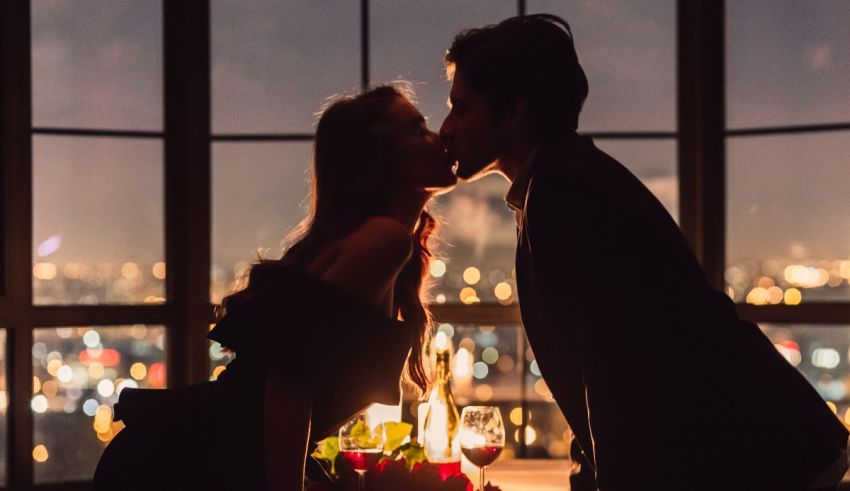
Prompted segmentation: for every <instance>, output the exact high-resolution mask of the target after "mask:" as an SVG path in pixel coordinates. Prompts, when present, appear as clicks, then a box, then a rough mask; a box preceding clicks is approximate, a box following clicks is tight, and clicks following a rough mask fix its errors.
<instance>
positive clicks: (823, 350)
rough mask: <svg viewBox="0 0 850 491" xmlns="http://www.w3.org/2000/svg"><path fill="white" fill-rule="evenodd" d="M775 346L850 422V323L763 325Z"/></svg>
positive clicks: (847, 422)
mask: <svg viewBox="0 0 850 491" xmlns="http://www.w3.org/2000/svg"><path fill="white" fill-rule="evenodd" d="M759 327H761V329H762V331H763V332H764V333H765V334H766V335H767V337H768V338H770V340H771V341H772V342H773V343H774V345H775V346H776V349H778V350H779V352H780V353H781V354H782V356H784V357H785V359H786V360H788V362H789V363H791V364H792V365H794V366H795V367H797V369H798V370H799V371H800V373H802V374H803V375H804V376H805V377H806V379H807V380H808V381H809V382H810V383H811V384H812V386H814V388H815V389H816V390H817V391H818V393H819V394H820V395H821V397H823V398H824V399H825V400H827V401H829V402H830V403H832V404H835V405H836V409H837V411H836V414H837V415H838V417H839V418H840V419H841V420H842V421H844V423H845V424H846V425H850V390H848V389H850V387H848V385H847V384H848V382H850V380H848V378H847V374H848V370H850V364H848V358H850V350H848V348H850V326H844V325H832V326H824V325H809V324H762V325H760V326H759Z"/></svg>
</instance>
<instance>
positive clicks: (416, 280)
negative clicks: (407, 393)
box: [222, 86, 456, 390]
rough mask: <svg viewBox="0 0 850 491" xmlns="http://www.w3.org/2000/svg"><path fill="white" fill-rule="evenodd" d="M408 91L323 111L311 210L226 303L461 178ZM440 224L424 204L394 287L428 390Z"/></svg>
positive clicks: (419, 381) (412, 367) (381, 91)
mask: <svg viewBox="0 0 850 491" xmlns="http://www.w3.org/2000/svg"><path fill="white" fill-rule="evenodd" d="M410 97H411V96H409V95H408V92H407V91H406V90H405V88H404V87H393V86H380V87H377V88H375V89H372V90H370V91H368V92H365V93H363V94H360V95H357V96H348V97H344V98H341V99H338V100H336V101H335V102H333V103H332V104H331V105H330V106H328V107H327V109H325V110H324V111H323V112H322V115H321V117H320V118H319V122H318V125H317V128H316V137H315V141H314V146H313V148H314V151H313V166H312V176H311V189H310V208H309V210H308V213H307V216H306V217H305V218H304V220H302V222H301V223H300V224H299V225H298V226H297V227H296V228H295V229H294V230H293V231H292V232H291V233H290V234H289V237H288V238H287V241H286V242H287V243H288V244H289V247H288V248H287V250H286V252H285V254H284V256H283V257H282V258H281V259H280V260H263V259H261V260H260V261H259V263H257V264H254V265H253V266H252V267H251V269H250V270H249V272H248V274H247V275H246V280H247V282H246V284H245V287H244V289H242V290H241V291H238V292H236V293H234V294H232V295H230V296H228V297H227V298H225V299H224V301H223V302H222V305H223V307H224V310H226V308H227V307H228V305H233V304H236V303H239V302H240V301H242V300H243V299H245V298H248V297H249V296H250V292H251V291H252V290H254V289H257V288H260V287H261V286H262V284H261V280H260V278H262V277H264V275H263V274H260V273H258V270H263V269H268V270H271V269H273V268H275V267H276V266H280V265H286V264H306V263H308V262H309V261H310V260H311V259H313V258H314V257H315V256H316V254H317V253H318V252H320V251H321V250H323V248H324V247H325V246H327V245H328V244H329V243H332V242H333V241H335V240H337V239H340V238H342V237H344V236H345V235H347V234H348V233H350V232H351V231H352V230H354V229H355V228H357V227H358V226H359V225H360V224H362V223H363V222H364V221H365V220H366V219H368V218H370V217H373V216H378V215H386V214H388V212H389V211H390V208H391V206H392V205H393V204H394V202H395V200H398V199H399V198H400V197H401V198H403V197H406V196H410V195H411V194H417V193H418V194H420V195H423V196H426V197H427V196H430V195H432V194H434V193H436V192H438V191H440V190H443V189H447V188H449V187H451V186H453V185H454V184H455V182H456V177H455V176H454V174H453V172H452V162H451V161H450V160H449V159H448V157H447V154H446V152H445V150H444V148H443V147H442V144H441V143H440V142H439V139H438V137H437V135H436V134H435V133H433V132H431V131H429V130H428V129H427V127H425V121H424V119H423V118H422V115H421V114H420V113H419V111H418V110H417V109H416V108H415V107H414V106H413V104H412V103H411V101H410ZM420 205H421V203H420ZM436 225H437V224H436V221H435V220H434V219H433V218H432V217H431V215H429V214H428V213H427V211H424V210H423V211H421V213H420V217H419V220H418V222H417V224H416V227H415V229H414V232H413V235H414V239H415V240H414V242H415V247H416V249H415V251H414V254H413V256H412V257H411V259H410V260H409V261H408V262H407V264H405V266H404V267H403V268H402V271H401V272H400V273H399V276H398V279H397V280H396V284H395V289H394V292H393V293H394V295H393V299H394V305H393V313H394V315H396V316H399V317H401V318H402V319H404V320H405V321H406V322H408V323H411V324H413V325H415V326H416V327H417V329H418V332H419V335H418V336H417V337H416V340H415V342H414V346H413V350H412V353H411V356H410V359H409V360H408V367H407V375H408V377H407V378H408V379H409V380H410V381H412V382H413V383H415V384H416V385H417V386H419V388H420V389H422V390H424V389H425V387H426V385H427V379H426V376H425V372H424V370H423V366H422V358H421V355H422V346H423V345H424V342H425V337H426V335H425V334H426V331H427V329H428V327H429V326H430V323H431V318H430V313H429V311H428V310H427V308H426V307H425V306H424V305H423V304H422V301H421V299H420V295H421V291H422V283H423V279H424V278H425V277H427V274H428V271H429V267H430V258H431V251H430V248H429V245H428V239H429V238H430V237H431V236H432V234H433V233H434V232H435V230H436ZM263 272H264V271H263Z"/></svg>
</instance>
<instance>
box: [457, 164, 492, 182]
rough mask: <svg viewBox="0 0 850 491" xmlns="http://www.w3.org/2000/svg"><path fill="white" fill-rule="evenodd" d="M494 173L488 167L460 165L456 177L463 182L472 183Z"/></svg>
mask: <svg viewBox="0 0 850 491" xmlns="http://www.w3.org/2000/svg"><path fill="white" fill-rule="evenodd" d="M492 171H493V169H491V168H490V166H488V165H470V166H465V165H463V164H460V163H459V164H458V166H457V170H456V171H455V175H456V176H457V178H458V180H460V181H462V182H472V181H477V180H478V179H481V178H482V177H484V176H486V175H487V174H489V173H490V172H492Z"/></svg>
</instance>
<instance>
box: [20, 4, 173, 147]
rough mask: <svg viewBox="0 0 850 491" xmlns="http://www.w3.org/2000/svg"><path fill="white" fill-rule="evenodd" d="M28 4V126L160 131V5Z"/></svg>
mask: <svg viewBox="0 0 850 491" xmlns="http://www.w3.org/2000/svg"><path fill="white" fill-rule="evenodd" d="M31 3H32V84H33V85H32V98H33V125H35V126H62V127H79V128H110V129H116V128H122V129H135V130H161V129H162V127H163V115H162V114H163V112H162V104H163V103H162V93H163V91H162V4H161V2H158V1H147V2H138V1H134V0H84V1H73V2H72V1H59V0H36V1H34V2H31Z"/></svg>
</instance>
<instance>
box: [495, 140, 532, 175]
mask: <svg viewBox="0 0 850 491" xmlns="http://www.w3.org/2000/svg"><path fill="white" fill-rule="evenodd" d="M536 146H537V143H536V142H533V141H530V140H522V141H519V142H516V143H515V144H514V145H511V147H510V148H508V149H507V150H506V151H505V152H504V153H503V154H502V155H500V156H499V162H498V171H499V172H500V173H501V174H502V175H503V176H505V177H506V178H507V179H508V180H509V181H510V182H512V183H513V182H514V181H515V180H516V178H517V176H518V175H519V173H520V170H521V169H522V166H523V165H527V162H526V160H528V156H529V155H531V152H533V151H534V148H535V147H536Z"/></svg>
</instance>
